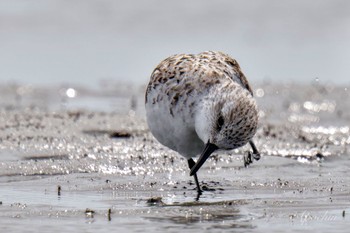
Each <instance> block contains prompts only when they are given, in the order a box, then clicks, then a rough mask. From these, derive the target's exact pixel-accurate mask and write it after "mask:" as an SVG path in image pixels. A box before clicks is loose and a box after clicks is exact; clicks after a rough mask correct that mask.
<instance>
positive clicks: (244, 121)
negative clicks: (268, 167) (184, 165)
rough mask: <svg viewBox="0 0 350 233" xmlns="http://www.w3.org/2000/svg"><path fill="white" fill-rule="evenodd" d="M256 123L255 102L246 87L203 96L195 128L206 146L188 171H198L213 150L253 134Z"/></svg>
mask: <svg viewBox="0 0 350 233" xmlns="http://www.w3.org/2000/svg"><path fill="white" fill-rule="evenodd" d="M257 124H258V110H257V106H256V102H255V100H254V98H253V97H252V95H251V94H250V93H249V92H248V91H246V90H243V89H240V90H239V91H233V92H231V93H228V94H227V95H225V96H223V95H220V98H217V97H215V96H211V97H209V98H208V99H205V100H203V101H202V104H201V105H200V107H199V108H198V111H197V112H196V118H195V129H196V132H197V134H198V136H199V138H200V139H201V140H202V141H203V142H204V143H205V144H206V147H205V149H204V150H203V152H202V154H201V156H200V158H199V159H198V162H197V164H196V166H195V167H193V168H192V170H191V175H193V174H195V173H196V171H198V169H199V168H200V166H201V165H203V163H204V162H205V161H206V159H207V158H208V157H209V156H210V154H211V153H212V152H213V151H215V150H217V149H223V150H231V149H235V148H238V147H241V146H244V145H245V144H246V143H247V142H248V141H249V140H250V139H251V138H252V137H253V136H254V134H255V132H256V129H257Z"/></svg>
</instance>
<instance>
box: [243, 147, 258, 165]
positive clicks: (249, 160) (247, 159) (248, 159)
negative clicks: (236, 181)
mask: <svg viewBox="0 0 350 233" xmlns="http://www.w3.org/2000/svg"><path fill="white" fill-rule="evenodd" d="M249 144H250V146H251V147H252V149H253V153H252V152H250V151H249V152H248V155H247V156H244V166H245V167H248V166H249V164H251V163H253V160H252V157H253V159H255V160H259V159H260V153H259V151H258V149H256V146H255V144H254V142H253V141H252V140H250V141H249Z"/></svg>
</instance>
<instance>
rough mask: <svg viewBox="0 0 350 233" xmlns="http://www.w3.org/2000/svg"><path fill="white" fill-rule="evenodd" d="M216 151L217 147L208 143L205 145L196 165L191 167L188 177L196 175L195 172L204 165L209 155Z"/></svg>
mask: <svg viewBox="0 0 350 233" xmlns="http://www.w3.org/2000/svg"><path fill="white" fill-rule="evenodd" d="M217 149H218V147H217V146H216V145H215V144H212V143H210V142H208V143H207V144H206V145H205V148H204V150H203V152H202V154H201V156H200V157H199V159H198V160H197V163H196V164H195V165H194V166H193V167H192V169H191V173H190V175H191V176H193V175H194V174H196V173H197V171H198V170H199V168H201V167H202V165H203V164H204V162H205V161H206V160H207V159H208V158H209V156H210V155H211V153H213V152H214V151H215V150H217Z"/></svg>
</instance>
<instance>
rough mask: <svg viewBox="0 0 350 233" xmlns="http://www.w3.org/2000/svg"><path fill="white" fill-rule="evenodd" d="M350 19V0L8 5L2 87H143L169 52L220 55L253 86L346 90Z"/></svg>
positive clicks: (93, 0) (22, 1)
mask: <svg viewBox="0 0 350 233" xmlns="http://www.w3.org/2000/svg"><path fill="white" fill-rule="evenodd" d="M349 12H350V1H347V0H318V1H317V2H316V1H303V0H294V1H277V0H264V1H262V0H250V1H245V0H235V1H231V0H216V1H210V0H192V1H187V0H177V1H162V0H148V1H136V0H129V1H122V0H75V1H68V0H49V1H48V0H1V1H0V67H1V68H0V83H9V82H16V83H20V84H33V85H53V84H54V85H56V84H62V83H64V84H67V85H70V84H79V85H82V86H86V87H90V88H91V87H94V86H96V85H101V83H103V82H105V81H106V82H108V81H113V82H119V83H132V84H140V85H141V84H143V85H144V84H146V83H147V82H148V79H149V76H150V74H151V72H152V70H153V68H154V67H155V66H156V65H157V64H158V63H159V62H160V61H161V60H162V59H164V58H166V57H167V56H169V55H172V54H175V53H198V52H201V51H204V50H220V51H223V52H226V53H228V54H230V55H231V56H232V57H234V58H236V59H237V60H238V61H239V63H240V64H241V66H242V69H243V71H244V73H245V74H246V76H247V77H248V79H249V80H251V82H263V81H265V80H269V81H276V82H285V81H287V82H289V81H293V82H298V83H310V82H313V81H314V80H320V81H323V82H331V83H333V84H349V82H350V69H349V67H350V14H349ZM253 86H254V85H253Z"/></svg>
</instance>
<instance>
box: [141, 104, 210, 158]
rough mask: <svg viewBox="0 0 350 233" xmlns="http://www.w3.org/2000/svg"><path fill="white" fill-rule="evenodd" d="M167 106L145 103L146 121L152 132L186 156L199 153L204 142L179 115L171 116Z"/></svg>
mask: <svg viewBox="0 0 350 233" xmlns="http://www.w3.org/2000/svg"><path fill="white" fill-rule="evenodd" d="M150 104H151V103H150ZM168 108H169V107H168ZM168 108H166V105H165V106H164V105H162V104H158V105H157V106H147V105H146V113H147V123H148V126H149V128H150V130H151V132H152V134H153V135H154V137H155V138H156V139H157V140H158V141H159V142H160V143H161V144H163V145H164V146H167V147H168V148H170V149H172V150H175V151H177V152H178V153H180V154H181V155H182V156H184V157H186V158H191V157H194V156H197V155H199V154H200V153H201V151H202V150H203V148H204V143H203V142H202V141H201V140H200V138H199V137H198V135H197V133H196V131H195V129H194V127H193V125H192V126H191V125H189V124H188V123H186V121H185V119H183V118H182V117H181V116H175V117H174V116H172V115H171V114H170V113H169V110H168Z"/></svg>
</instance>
